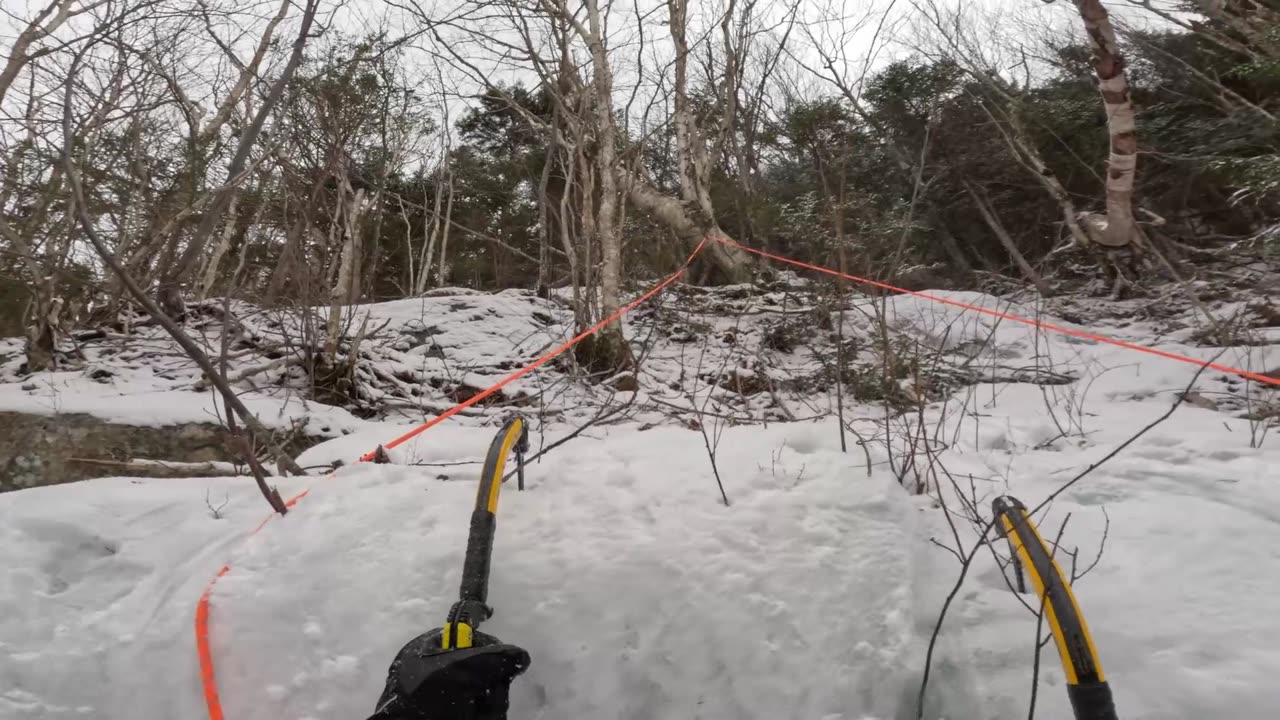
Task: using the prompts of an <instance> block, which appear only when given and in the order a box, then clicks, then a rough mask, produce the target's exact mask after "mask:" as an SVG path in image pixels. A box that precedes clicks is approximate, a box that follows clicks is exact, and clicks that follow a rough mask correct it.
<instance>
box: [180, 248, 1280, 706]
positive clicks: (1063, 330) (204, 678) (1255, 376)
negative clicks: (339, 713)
mask: <svg viewBox="0 0 1280 720" xmlns="http://www.w3.org/2000/svg"><path fill="white" fill-rule="evenodd" d="M713 239H714V240H715V241H716V242H719V243H722V244H724V245H729V246H731V247H736V248H738V249H740V250H744V251H746V252H749V253H752V254H753V255H758V256H760V257H764V258H768V259H770V260H775V261H777V262H781V263H786V264H788V265H794V266H796V267H801V268H805V269H806V270H813V271H815V272H820V273H824V274H826V275H833V276H835V277H840V278H844V279H845V280H851V281H853V282H856V283H860V284H862V285H869V286H872V287H877V288H880V289H882V290H888V291H890V292H895V293H902V294H904V295H912V296H914V297H918V298H923V299H925V300H929V301H932V302H936V303H941V304H943V305H951V306H953V307H958V308H963V309H965V310H973V311H975V312H978V313H982V314H983V315H990V316H992V317H998V318H1001V319H1004V320H1010V321H1013V322H1017V323H1022V324H1024V325H1031V326H1032V327H1037V328H1040V329H1042V330H1048V331H1049V332H1055V333H1060V334H1062V335H1070V336H1072V337H1077V338H1082V339H1085V340H1093V341H1096V342H1100V343H1105V344H1108V345H1115V346H1116V347H1122V348H1125V349H1127V350H1134V351H1137V352H1141V353H1146V354H1148V355H1155V356H1158V357H1162V358H1166V359H1169V360H1177V361H1178V362H1184V363H1189V364H1191V365H1195V366H1197V367H1208V368H1210V369H1213V370H1218V371H1220V372H1225V373H1229V374H1231V375H1239V376H1240V377H1245V378H1249V379H1250V380H1256V381H1258V382H1262V383H1267V384H1269V385H1277V386H1280V378H1273V377H1269V376H1267V375H1263V374H1261V373H1255V372H1249V371H1247V370H1241V369H1239V368H1234V367H1230V366H1228V365H1221V364H1219V363H1206V362H1203V361H1201V360H1196V359H1194V358H1191V357H1187V356H1185V355H1179V354H1176V353H1171V352H1166V351H1164V350H1157V349H1155V348H1151V347H1147V346H1145V345H1138V344H1135V343H1131V342H1125V341H1124V340H1116V339H1115V338H1109V337H1107V336H1105V335H1098V334H1096V333H1091V332H1086V331H1083V330H1075V329H1072V328H1068V327H1063V326H1061V325H1054V324H1052V323H1046V322H1041V321H1039V320H1033V319H1031V318H1026V317H1022V316H1020V315H1013V314H1011V313H1005V312H1000V311H999V310H991V309H988V308H984V307H979V306H977V305H971V304H969V303H964V302H960V301H958V300H950V299H948V298H943V297H938V296H937V295H930V294H929V293H924V292H917V291H915V290H907V289H905V288H900V287H896V286H894V285H890V284H888V283H883V282H879V281H877V280H871V279H868V278H864V277H859V276H857V275H849V274H847V273H842V272H837V271H835V270H832V269H830V268H824V267H822V266H820V265H813V264H810V263H806V262H801V261H799V260H792V259H791V258H788V257H783V256H781V255H776V254H774V253H770V252H765V251H764V250H756V249H754V248H749V247H747V246H745V245H742V244H740V243H738V242H735V241H734V240H730V239H729V238H726V237H724V236H720V235H717V236H715V237H714V238H713ZM706 244H707V238H705V237H704V238H703V239H702V241H701V242H699V243H698V246H697V247H696V248H694V250H693V252H692V253H691V254H690V255H689V257H688V258H687V259H685V261H684V264H683V265H681V266H680V268H679V269H678V270H676V271H675V272H674V273H672V274H671V275H668V276H667V277H666V279H664V280H663V281H662V282H660V283H658V284H657V285H655V286H654V287H653V288H652V289H651V290H649V291H648V292H646V293H645V294H644V295H641V296H640V297H638V298H636V299H635V300H633V301H631V302H630V303H628V304H627V305H625V306H624V307H622V308H620V309H619V310H618V311H617V312H615V313H613V314H612V315H610V316H609V317H607V318H605V319H604V320H601V321H600V322H598V323H596V324H595V325H593V326H591V327H590V328H588V329H586V330H584V331H582V332H580V333H578V334H577V335H576V336H574V337H573V338H572V339H571V340H569V341H568V342H566V343H564V344H563V345H560V346H559V347H557V348H556V349H554V350H552V351H551V352H549V353H547V354H545V355H543V356H542V357H540V358H538V359H537V360H535V361H534V362H532V363H530V364H529V365H526V366H524V367H523V368H520V369H519V370H517V371H515V372H513V373H511V374H510V375H508V376H506V377H504V378H503V379H501V380H499V381H498V382H497V383H494V384H493V385H491V386H490V387H488V388H487V389H485V390H484V391H482V392H480V393H479V394H477V395H474V396H472V397H471V398H469V399H468V400H466V401H465V402H462V403H459V404H457V405H455V406H453V407H452V408H450V409H449V410H447V411H445V412H444V413H442V414H440V415H438V416H436V417H434V418H432V419H431V420H429V421H427V422H425V423H423V424H421V425H418V426H417V427H415V428H413V429H412V430H410V431H409V432H406V433H404V434H403V435H401V436H399V437H397V438H396V439H394V440H392V441H391V442H389V443H387V444H386V445H385V446H384V447H386V448H387V449H391V448H395V447H397V446H399V445H402V444H403V443H405V442H408V441H409V440H410V439H412V438H414V437H416V436H418V435H419V434H421V433H423V432H426V431H427V430H430V429H431V428H433V427H435V426H436V425H439V424H440V423H442V422H444V421H445V420H447V419H449V418H451V417H453V416H454V415H457V414H458V413H459V412H462V411H463V410H465V409H466V408H469V407H471V406H473V405H475V404H476V403H479V402H480V401H481V400H484V399H485V398H487V397H489V396H490V395H493V394H494V393H496V392H498V391H499V390H501V389H502V388H503V387H506V386H507V385H509V384H511V383H512V382H514V381H516V380H518V379H520V378H522V377H524V376H525V375H528V374H529V373H531V372H533V371H534V370H536V369H538V368H539V367H542V366H543V365H545V364H546V363H548V362H550V361H551V360H553V359H555V358H556V357H559V356H560V355H562V354H563V353H565V352H566V351H568V350H569V349H570V348H572V347H573V346H574V345H577V344H578V343H579V342H581V341H582V340H583V339H585V338H587V337H589V336H591V335H594V334H595V333H597V332H599V331H600V330H601V329H602V328H604V327H605V326H606V325H608V324H610V323H612V322H614V321H616V320H618V319H619V318H621V317H622V316H623V315H624V314H625V313H627V312H629V311H631V310H633V309H635V308H636V307H637V306H639V305H640V304H642V303H644V302H645V301H647V300H649V298H651V297H653V296H654V295H657V294H658V293H660V292H662V291H663V290H665V289H666V288H667V287H668V286H670V285H671V283H673V282H675V281H676V280H677V279H678V278H679V277H680V276H681V275H683V274H684V272H685V271H686V270H688V269H689V265H690V264H691V263H692V262H693V259H694V258H695V257H697V256H698V254H699V253H701V252H702V249H703V247H705V246H706ZM376 453H377V451H376V450H372V451H370V452H368V453H365V454H364V455H362V456H361V457H360V462H368V461H369V460H372V459H373V458H374V456H375V454H376ZM307 492H309V490H304V491H302V492H301V493H299V494H298V495H296V496H294V497H293V498H291V499H290V500H289V502H288V503H286V506H287V507H293V506H294V504H295V503H297V502H298V501H299V500H301V499H302V498H303V497H305V496H306V494H307ZM272 517H274V513H273V514H272V515H268V516H267V517H266V518H265V519H264V520H263V521H262V522H261V523H259V525H258V527H256V528H254V530H253V532H252V533H250V535H252V534H254V533H257V532H258V531H259V530H261V529H262V528H263V527H264V526H265V525H266V524H267V522H268V521H270V520H271V518H272ZM230 570H231V567H230V566H229V565H224V566H223V567H222V569H221V570H219V571H218V574H217V575H215V576H214V577H213V579H212V580H210V581H209V585H208V587H207V588H205V591H204V594H203V595H201V596H200V601H199V602H198V603H197V604H196V623H195V627H196V653H197V654H198V655H199V657H200V682H201V684H202V685H203V687H204V699H205V704H206V705H207V706H208V709H209V720H224V716H223V713H222V702H221V700H220V699H219V697H218V685H217V682H216V679H215V677H214V671H213V656H212V654H211V653H210V651H209V594H210V593H211V592H212V590H213V586H214V583H216V582H217V581H218V578H220V577H222V576H223V575H226V574H227V572H229V571H230Z"/></svg>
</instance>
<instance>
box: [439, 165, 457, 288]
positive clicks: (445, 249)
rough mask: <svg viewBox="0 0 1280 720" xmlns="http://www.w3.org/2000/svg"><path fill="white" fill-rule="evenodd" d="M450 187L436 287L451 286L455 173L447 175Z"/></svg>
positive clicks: (445, 207)
mask: <svg viewBox="0 0 1280 720" xmlns="http://www.w3.org/2000/svg"><path fill="white" fill-rule="evenodd" d="M447 177H448V179H449V180H448V181H449V186H448V188H447V189H446V191H445V192H447V193H448V195H447V196H445V199H444V221H443V222H441V223H440V227H441V231H440V272H439V273H437V275H436V287H444V286H445V285H447V284H449V226H450V225H452V224H453V171H452V170H450V171H449V173H448V174H447Z"/></svg>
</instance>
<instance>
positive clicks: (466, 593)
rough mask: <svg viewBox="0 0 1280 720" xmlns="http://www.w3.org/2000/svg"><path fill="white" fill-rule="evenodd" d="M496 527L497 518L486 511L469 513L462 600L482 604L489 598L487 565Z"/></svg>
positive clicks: (478, 509) (491, 551)
mask: <svg viewBox="0 0 1280 720" xmlns="http://www.w3.org/2000/svg"><path fill="white" fill-rule="evenodd" d="M497 527H498V518H497V517H495V516H494V515H491V514H490V513H489V511H488V510H487V509H480V508H477V509H476V511H475V512H473V513H471V534H470V536H469V537H468V538H467V555H466V558H465V559H464V560H463V561H462V589H461V591H460V592H459V596H460V598H461V599H462V600H472V601H475V602H478V603H481V604H484V603H485V602H486V601H487V600H488V598H489V564H490V560H491V559H492V557H493V536H494V533H495V532H496V530H497ZM475 619H477V620H482V619H483V618H475Z"/></svg>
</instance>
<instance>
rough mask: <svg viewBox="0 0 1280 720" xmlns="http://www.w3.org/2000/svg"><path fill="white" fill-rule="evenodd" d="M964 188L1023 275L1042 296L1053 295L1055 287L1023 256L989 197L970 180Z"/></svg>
mask: <svg viewBox="0 0 1280 720" xmlns="http://www.w3.org/2000/svg"><path fill="white" fill-rule="evenodd" d="M964 189H965V190H967V191H968V193H969V197H970V198H972V199H973V204H974V205H976V206H977V207H978V212H980V213H982V219H983V220H985V221H986V223H987V226H988V227H990V228H991V232H993V233H995V236H996V237H997V238H998V239H999V240H1000V244H1001V245H1003V246H1004V249H1005V252H1007V253H1009V257H1011V258H1013V261H1014V262H1015V263H1017V265H1018V269H1019V270H1021V271H1022V275H1023V276H1024V277H1026V279H1027V280H1029V281H1030V282H1031V284H1032V285H1035V286H1036V290H1038V291H1039V292H1040V296H1041V297H1051V296H1052V295H1053V289H1052V288H1050V287H1049V284H1048V283H1046V282H1045V281H1044V278H1042V277H1040V273H1038V272H1036V269H1035V268H1033V267H1031V263H1029V262H1027V258H1026V257H1024V256H1023V254H1022V251H1020V250H1018V245H1017V243H1015V242H1014V241H1013V238H1012V237H1010V236H1009V232H1008V231H1007V230H1005V228H1004V225H1003V224H1002V223H1001V222H1000V218H998V217H996V213H995V209H994V208H992V207H991V205H990V203H988V202H987V199H986V198H985V197H983V196H982V195H981V194H980V191H979V190H976V189H974V187H973V185H971V184H970V183H969V182H968V181H965V183H964Z"/></svg>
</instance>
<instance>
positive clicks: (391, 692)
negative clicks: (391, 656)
mask: <svg viewBox="0 0 1280 720" xmlns="http://www.w3.org/2000/svg"><path fill="white" fill-rule="evenodd" d="M528 448H529V434H528V430H527V429H526V428H525V422H524V420H523V419H522V418H520V417H519V416H515V417H512V418H511V419H510V420H508V421H507V422H506V423H505V424H504V425H503V426H502V429H501V430H500V431H499V432H498V435H497V437H495V438H494V439H493V443H492V444H491V445H490V446H489V454H488V456H487V457H485V461H484V470H483V471H482V472H481V475H480V489H479V490H478V491H477V492H476V506H475V510H474V511H473V512H472V513H471V534H470V536H469V537H468V538H467V555H466V559H465V561H464V563H463V567H462V590H461V593H460V594H461V598H460V599H459V600H458V602H456V603H454V605H453V608H452V609H451V610H449V620H448V622H446V623H445V625H444V627H442V628H436V629H434V630H431V631H430V632H425V633H423V634H421V635H419V636H418V637H416V638H414V639H413V640H410V641H409V642H408V644H406V645H405V646H404V647H403V648H401V649H400V652H399V653H398V654H397V655H396V658H395V660H393V661H392V663H391V668H390V669H389V670H388V671H387V684H386V686H385V687H384V689H383V691H382V696H381V697H380V698H379V699H378V706H377V710H376V711H375V712H374V714H373V716H372V717H371V718H370V719H369V720H404V719H405V718H450V719H457V720H506V717H507V706H508V692H509V690H510V686H511V682H512V680H514V679H515V677H516V676H517V675H519V674H520V673H522V672H524V671H525V670H526V669H527V668H528V667H529V663H530V658H529V653H528V652H526V651H525V650H523V649H521V648H519V647H516V646H515V645H510V644H507V643H504V642H502V641H501V640H499V639H498V638H496V637H493V636H491V635H486V634H485V633H483V632H480V631H479V630H477V629H476V628H477V627H479V625H480V623H481V622H483V621H484V620H487V619H488V618H489V616H491V615H492V614H493V610H491V609H490V608H489V606H488V605H487V604H486V600H487V597H488V594H489V558H490V556H491V555H492V553H493V535H494V530H495V529H496V527H497V520H496V519H497V512H498V492H499V491H500V490H501V489H502V470H503V468H504V467H506V464H507V455H509V454H510V453H511V452H513V451H514V452H515V455H516V462H517V463H519V464H520V467H521V469H522V470H523V467H524V453H525V452H526V451H527V450H528ZM522 489H523V488H522Z"/></svg>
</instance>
